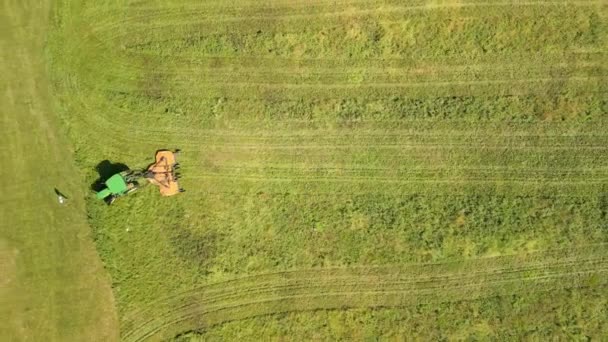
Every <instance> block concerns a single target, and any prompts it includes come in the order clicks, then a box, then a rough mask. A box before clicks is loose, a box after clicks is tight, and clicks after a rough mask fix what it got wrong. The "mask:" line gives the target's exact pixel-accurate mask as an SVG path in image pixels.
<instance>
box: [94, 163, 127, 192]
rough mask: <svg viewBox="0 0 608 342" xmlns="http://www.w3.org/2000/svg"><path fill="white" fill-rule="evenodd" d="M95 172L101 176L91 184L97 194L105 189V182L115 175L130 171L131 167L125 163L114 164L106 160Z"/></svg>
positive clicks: (98, 165)
mask: <svg viewBox="0 0 608 342" xmlns="http://www.w3.org/2000/svg"><path fill="white" fill-rule="evenodd" d="M95 170H96V171H97V173H98V174H99V178H98V179H97V180H96V181H95V182H93V183H92V184H91V190H93V191H95V192H97V191H101V190H103V188H104V185H103V184H104V182H105V181H107V180H108V178H110V177H112V176H113V175H115V174H117V173H119V172H123V171H127V170H129V167H128V166H127V165H125V164H123V163H112V162H110V161H109V160H104V161H102V162H100V163H99V164H97V166H95Z"/></svg>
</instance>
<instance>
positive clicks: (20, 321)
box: [0, 0, 119, 341]
mask: <svg viewBox="0 0 608 342" xmlns="http://www.w3.org/2000/svg"><path fill="white" fill-rule="evenodd" d="M50 9H51V6H50V3H49V2H47V1H37V2H32V1H12V0H3V1H0V75H2V76H1V77H0V133H1V134H2V137H3V140H2V148H1V150H0V158H1V159H2V161H3V166H2V168H1V169H0V177H1V178H2V179H3V183H4V184H3V186H2V198H1V199H0V317H2V319H1V320H0V339H2V340H3V341H113V340H117V339H118V337H119V332H118V317H117V315H116V311H115V307H114V305H115V303H114V300H113V298H112V291H111V288H110V280H109V277H108V275H107V272H104V270H103V266H102V263H101V262H100V260H99V255H98V254H97V253H95V246H94V245H93V243H92V242H91V236H90V235H91V229H90V227H89V226H88V225H87V220H86V214H85V210H86V208H85V202H84V201H83V196H84V193H85V191H84V190H83V182H82V174H81V173H80V172H78V170H77V169H76V167H75V164H74V160H73V159H74V157H73V153H71V152H72V151H71V150H70V147H69V143H68V141H67V139H66V137H65V134H64V132H62V130H61V129H60V128H59V120H58V118H57V115H56V113H55V112H54V110H53V100H52V97H51V95H50V94H49V83H48V78H47V72H46V69H45V52H44V44H45V40H46V36H47V33H48V30H49V20H48V18H49V13H50ZM54 187H56V188H59V189H61V191H62V192H64V193H65V194H66V195H67V196H68V197H69V201H68V204H67V205H65V206H60V205H59V204H58V203H57V197H56V195H55V193H54V192H53V188H54Z"/></svg>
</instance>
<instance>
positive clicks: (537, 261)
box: [122, 245, 608, 341]
mask: <svg viewBox="0 0 608 342" xmlns="http://www.w3.org/2000/svg"><path fill="white" fill-rule="evenodd" d="M560 256H561V257H560ZM607 272H608V258H607V252H606V249H605V246H604V245H594V246H587V247H585V248H582V247H581V248H576V249H569V250H564V251H562V252H561V253H558V252H556V251H551V252H547V253H534V254H529V255H522V256H509V257H498V258H483V259H476V260H469V261H463V262H450V263H439V264H417V265H403V266H401V267H399V266H397V267H369V268H366V267H354V268H341V269H319V270H301V271H298V270H294V271H287V272H275V273H271V274H261V275H253V276H247V277H243V278H237V279H233V280H230V281H226V282H220V283H215V284H211V285H208V286H203V287H201V288H197V289H193V290H190V291H186V292H182V293H179V294H176V295H173V296H170V297H167V298H163V299H161V300H159V301H157V302H153V303H150V304H149V305H148V306H147V307H145V308H142V309H141V310H136V311H133V312H130V313H127V314H126V315H125V316H124V317H123V321H122V327H123V335H122V336H123V338H124V340H126V341H141V340H145V339H147V338H170V337H172V335H175V334H177V333H179V332H181V331H186V330H191V329H200V328H207V327H209V326H212V325H216V324H221V323H223V322H226V321H230V320H235V319H243V318H248V317H255V316H258V315H266V314H272V313H277V312H288V311H301V310H315V309H322V308H343V307H377V306H385V305H388V306H403V305H409V304H417V303H429V302H441V301H454V300H470V299H475V298H483V297H486V296H492V295H497V294H498V295H505V294H514V293H524V292H526V293H527V292H530V291H547V290H554V289H560V288H568V287H579V286H586V285H587V284H588V279H590V278H589V277H590V276H591V275H600V274H601V275H602V276H599V277H597V279H596V280H598V281H599V282H600V283H601V285H604V284H606V283H607V282H608V278H606V277H605V276H603V275H605V274H606V273H607Z"/></svg>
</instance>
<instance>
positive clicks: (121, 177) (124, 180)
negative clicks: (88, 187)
mask: <svg viewBox="0 0 608 342" xmlns="http://www.w3.org/2000/svg"><path fill="white" fill-rule="evenodd" d="M142 177H143V174H142V173H141V172H139V171H132V170H128V171H123V172H121V173H117V174H115V175H113V176H112V177H110V178H109V179H108V180H107V181H105V186H106V187H105V188H104V189H102V190H101V191H99V192H98V193H97V194H96V196H97V198H98V199H100V200H105V201H106V203H108V204H112V202H114V201H115V200H116V199H117V198H118V197H121V196H125V195H128V194H130V193H132V192H134V191H135V190H137V189H139V187H140V181H141V178H142Z"/></svg>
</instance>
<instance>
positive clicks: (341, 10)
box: [51, 1, 608, 336]
mask: <svg viewBox="0 0 608 342" xmlns="http://www.w3.org/2000/svg"><path fill="white" fill-rule="evenodd" d="M473 4H474V3H473ZM411 5H412V6H426V5H429V3H427V2H416V3H412V4H411ZM409 7H411V6H404V5H402V4H401V3H400V2H391V1H369V2H364V1H358V2H354V3H350V4H349V5H346V4H344V3H340V4H338V5H337V6H330V5H328V3H326V2H324V1H320V2H318V3H315V5H314V6H312V7H310V8H300V7H297V6H295V7H294V6H289V5H288V4H286V3H285V2H276V3H275V4H274V6H270V7H265V6H264V5H261V4H257V3H253V2H239V3H238V4H234V6H232V5H231V6H228V8H227V6H226V4H224V3H222V2H209V3H205V4H196V3H187V4H183V3H181V2H180V3H179V4H167V3H163V4H157V3H150V4H147V5H137V4H134V5H131V6H129V5H127V4H126V3H123V2H118V3H116V2H107V3H105V2H98V3H96V4H86V5H85V4H81V3H78V2H60V4H59V5H58V6H57V8H56V11H55V13H54V20H55V25H56V30H55V34H54V36H53V39H52V40H51V50H52V51H53V70H54V75H55V79H54V81H55V87H56V89H58V92H59V94H60V97H61V99H62V106H63V110H62V115H63V118H64V122H65V125H66V127H67V128H68V130H69V132H70V137H71V139H72V141H73V143H74V144H75V145H76V147H77V154H76V156H77V158H78V163H79V165H80V167H81V168H82V169H83V170H84V172H85V173H86V175H87V179H88V180H89V181H90V182H93V181H94V180H95V177H96V174H95V172H94V170H93V167H94V166H95V165H96V164H97V163H98V162H99V161H101V160H104V159H109V160H111V161H113V162H123V163H126V164H127V165H129V166H132V167H141V166H145V165H147V163H149V162H150V161H151V157H152V153H153V152H154V150H156V149H158V148H171V147H181V148H182V150H183V151H184V152H183V155H182V157H181V158H182V164H183V165H184V166H183V174H184V180H183V185H184V187H185V188H186V189H188V192H187V193H186V194H185V195H184V196H179V197H176V198H171V199H164V198H160V197H159V196H158V195H157V194H156V191H155V189H152V188H149V189H145V190H144V191H142V192H141V193H138V194H135V195H134V196H132V197H130V198H128V199H124V200H121V201H119V202H117V203H116V205H113V206H112V207H109V208H108V207H105V206H103V205H102V204H100V203H98V202H95V201H94V199H92V198H90V199H89V206H88V210H89V212H90V217H91V224H92V225H93V226H94V227H95V237H96V241H97V246H98V249H99V251H100V253H101V255H102V257H103V259H104V261H105V263H106V267H107V268H108V269H109V271H110V273H111V274H112V278H113V282H114V288H115V294H116V297H117V301H118V305H119V310H120V312H121V313H123V314H124V313H125V312H128V311H129V310H131V309H133V308H139V307H145V306H146V304H147V303H149V302H150V301H152V300H154V299H156V298H158V297H162V296H164V295H170V294H172V293H174V292H175V291H178V290H186V289H190V288H192V287H194V286H197V285H200V284H204V283H208V282H211V281H219V280H224V279H228V278H230V277H233V276H235V275H244V274H249V273H259V272H267V271H275V270H284V269H295V268H310V267H328V266H348V265H386V264H400V263H410V262H429V261H434V262H437V261H447V260H460V259H468V258H477V257H483V256H496V255H501V254H513V253H522V252H528V251H535V250H545V249H552V248H559V247H565V246H571V245H585V244H593V243H600V242H606V240H607V235H606V229H607V226H606V223H605V222H606V221H605V218H606V212H607V210H608V202H607V200H606V195H605V189H606V181H607V180H608V167H607V166H608V165H606V158H604V156H605V148H606V139H607V138H606V135H605V133H604V132H605V124H606V123H605V122H606V119H607V118H606V113H607V111H608V96H607V90H608V89H607V88H606V84H608V83H606V78H607V74H606V68H605V65H604V64H605V60H606V58H605V56H606V52H607V51H606V46H607V44H608V34H607V30H606V29H607V28H606V22H608V21H607V20H605V19H606V15H607V14H606V8H605V6H602V5H601V4H598V3H593V2H588V3H583V5H577V6H575V5H568V4H561V5H560V4H557V5H549V4H540V5H530V6H522V5H520V6H494V7H493V6H468V7H467V6H465V7H461V8H450V7H443V8H441V7H440V8H433V7H429V8H424V9H418V8H409ZM379 8H382V10H378V9H379ZM99 13H104V14H106V16H105V17H104V18H105V19H104V20H102V21H101V22H98V21H95V20H92V18H94V17H97V16H98V15H99ZM218 13H221V15H219V16H218ZM60 47H61V48H60ZM127 229H128V230H127ZM522 298H523V299H522V301H524V302H529V303H533V302H535V301H538V300H541V299H539V298H537V297H536V296H535V295H533V294H531V295H529V296H528V297H526V295H523V297H522ZM560 298H561V297H560ZM564 300H567V299H564ZM446 305H449V304H446ZM471 305H477V304H471ZM452 308H455V309H454V310H460V309H458V308H459V306H458V305H455V306H453V307H452ZM504 310H507V309H504ZM505 312H506V311H505ZM504 314H507V313H504ZM273 319H274V318H273ZM307 319H308V318H307ZM310 320H313V319H312V318H310ZM262 322H263V320H262ZM543 322H544V323H543V324H547V325H550V324H552V322H553V321H552V318H547V319H546V320H545V321H543ZM231 324H232V325H233V326H236V327H238V326H239V323H238V322H237V323H231ZM246 324H250V323H243V326H246ZM259 324H262V323H259ZM311 324H312V323H311ZM345 324H346V323H345ZM572 324H573V323H572ZM236 327H235V328H234V329H237V328H236ZM311 327H312V325H311ZM227 329H228V330H222V329H221V328H218V330H217V331H216V333H217V334H225V335H220V336H231V335H230V334H232V333H233V332H232V331H230V330H229V329H231V328H227ZM270 331H273V330H270ZM328 333H329V332H328ZM580 333H581V334H583V333H584V332H583V331H581V332H580ZM277 334H280V333H279V332H277ZM549 335H551V333H550V331H549ZM210 336H213V335H210Z"/></svg>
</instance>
